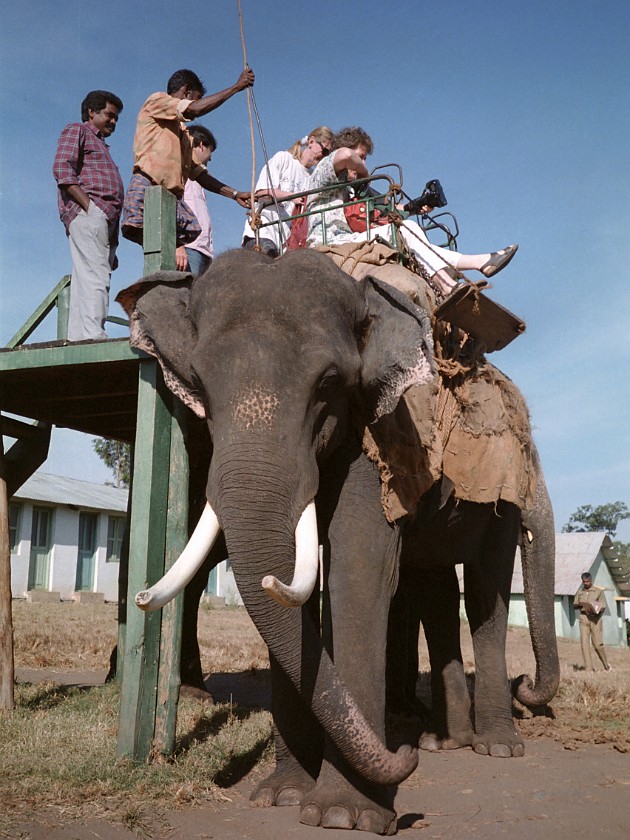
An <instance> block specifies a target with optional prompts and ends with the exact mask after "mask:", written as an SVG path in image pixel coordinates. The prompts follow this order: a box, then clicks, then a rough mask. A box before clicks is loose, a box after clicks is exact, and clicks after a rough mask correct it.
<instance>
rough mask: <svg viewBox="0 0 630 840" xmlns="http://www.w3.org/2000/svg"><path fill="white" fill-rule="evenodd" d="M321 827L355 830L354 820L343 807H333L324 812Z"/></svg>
mask: <svg viewBox="0 0 630 840" xmlns="http://www.w3.org/2000/svg"><path fill="white" fill-rule="evenodd" d="M321 826H322V828H342V829H351V828H354V820H353V819H352V816H351V814H350V812H349V811H348V810H347V809H346V808H343V807H342V806H341V805H333V806H332V807H331V808H328V809H327V810H326V811H325V812H324V814H323V816H322V821H321Z"/></svg>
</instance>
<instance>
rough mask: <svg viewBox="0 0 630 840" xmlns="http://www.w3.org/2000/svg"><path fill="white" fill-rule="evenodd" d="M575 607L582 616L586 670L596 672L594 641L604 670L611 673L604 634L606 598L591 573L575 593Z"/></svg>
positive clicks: (584, 575)
mask: <svg viewBox="0 0 630 840" xmlns="http://www.w3.org/2000/svg"><path fill="white" fill-rule="evenodd" d="M573 606H574V608H575V609H576V610H577V611H579V614H580V618H579V621H580V644H581V646H582V659H583V660H584V668H585V669H586V670H587V671H594V670H595V668H593V660H592V659H591V640H592V642H593V647H594V648H595V653H596V654H597V656H598V657H599V660H600V662H601V663H602V665H603V666H604V670H605V671H610V670H611V668H610V665H609V664H608V659H607V658H606V651H605V649H604V639H603V632H602V631H603V628H602V616H603V615H604V611H605V610H606V596H605V595H604V589H603V588H602V587H601V586H593V578H592V577H591V575H590V573H589V572H584V573H583V574H582V585H581V586H580V588H579V589H578V591H577V592H576V593H575V598H574V599H573Z"/></svg>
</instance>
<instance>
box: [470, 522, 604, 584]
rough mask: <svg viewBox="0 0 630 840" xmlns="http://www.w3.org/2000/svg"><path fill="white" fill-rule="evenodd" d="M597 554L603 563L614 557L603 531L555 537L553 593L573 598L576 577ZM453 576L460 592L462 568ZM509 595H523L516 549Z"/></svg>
mask: <svg viewBox="0 0 630 840" xmlns="http://www.w3.org/2000/svg"><path fill="white" fill-rule="evenodd" d="M600 551H601V552H602V554H603V555H604V558H605V560H607V561H611V560H612V559H613V558H615V557H617V553H616V551H615V549H614V548H613V544H612V540H611V539H610V537H609V536H608V534H606V533H605V531H590V532H584V533H577V532H576V533H572V534H556V574H555V587H554V590H555V594H556V595H575V593H576V592H577V590H578V587H579V586H580V575H581V574H582V572H588V571H589V570H590V569H591V567H592V565H593V563H594V562H595V560H596V558H597V555H598V554H599V552H600ZM457 577H458V580H459V587H460V590H461V591H463V567H462V566H457ZM512 594H514V595H522V594H523V570H522V567H521V550H520V548H517V549H516V560H515V562H514V575H513V577H512Z"/></svg>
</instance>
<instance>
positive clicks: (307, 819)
mask: <svg viewBox="0 0 630 840" xmlns="http://www.w3.org/2000/svg"><path fill="white" fill-rule="evenodd" d="M321 819H322V812H321V811H320V810H319V808H318V807H317V805H316V804H315V803H314V802H309V803H308V805H305V806H304V807H303V808H302V810H301V811H300V822H301V823H302V824H303V825H315V826H317V825H319V824H320V822H321Z"/></svg>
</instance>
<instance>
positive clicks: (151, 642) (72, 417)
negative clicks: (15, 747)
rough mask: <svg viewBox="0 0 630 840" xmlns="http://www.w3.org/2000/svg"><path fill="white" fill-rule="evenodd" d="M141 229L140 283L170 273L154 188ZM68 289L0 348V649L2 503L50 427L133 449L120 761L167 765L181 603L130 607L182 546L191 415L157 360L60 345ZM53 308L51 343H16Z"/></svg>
mask: <svg viewBox="0 0 630 840" xmlns="http://www.w3.org/2000/svg"><path fill="white" fill-rule="evenodd" d="M144 223H145V231H144V234H145V235H144V255H145V259H144V273H145V274H149V273H151V272H153V271H158V270H160V269H174V268H175V198H174V196H173V195H171V194H170V193H168V192H167V191H166V190H164V189H163V188H162V187H152V188H151V189H149V190H147V193H146V196H145V215H144ZM69 286H70V278H69V277H68V276H66V277H64V278H62V280H61V281H59V283H58V284H57V286H56V287H55V289H53V290H52V292H51V293H50V294H49V295H48V296H47V298H46V299H45V300H44V301H42V303H41V304H40V306H39V307H38V309H37V310H36V312H35V313H33V315H32V316H31V317H30V318H29V320H28V321H27V322H26V324H24V325H23V326H22V328H21V329H20V330H19V331H18V333H16V335H15V336H13V338H12V339H11V340H10V341H9V345H8V347H6V348H4V349H0V425H1V426H2V432H3V434H4V435H7V436H8V437H13V438H15V439H16V443H15V444H13V446H12V447H11V449H10V450H9V451H8V452H7V453H6V454H5V453H4V452H3V448H0V519H1V521H0V537H2V539H1V540H0V543H1V545H0V593H4V595H3V596H1V595H0V639H1V640H2V641H3V642H4V641H5V640H6V639H10V638H11V637H12V630H11V621H10V600H11V584H10V552H9V542H8V532H9V528H8V510H7V508H8V505H7V504H6V503H7V500H8V498H10V496H11V493H12V492H15V489H16V488H17V487H19V486H20V485H21V484H22V483H23V481H25V480H26V479H27V478H28V476H29V475H31V474H32V472H33V471H34V470H36V469H38V467H39V466H40V465H41V464H42V463H43V462H44V460H45V459H46V456H47V452H48V443H49V440H50V430H51V427H52V426H61V427H66V428H69V429H74V430H76V431H80V432H85V433H87V434H90V435H94V436H99V437H101V436H102V437H107V438H112V439H115V440H119V441H122V442H124V443H130V444H133V453H134V455H133V468H132V486H131V490H130V507H129V519H128V522H129V528H128V535H127V538H126V539H125V541H124V545H123V556H122V557H121V563H120V570H119V575H120V592H121V596H120V603H119V630H118V670H117V679H118V680H119V681H120V682H121V708H120V722H119V723H120V725H119V734H118V752H119V754H120V755H127V756H131V757H132V758H133V759H134V760H136V761H145V760H147V758H148V757H149V756H150V755H152V754H154V753H161V754H164V755H170V754H171V753H172V751H173V748H174V744H175V720H176V713H177V701H178V695H179V650H180V645H181V621H182V607H183V594H181V595H179V596H177V598H176V599H175V600H174V601H173V602H171V603H170V604H168V605H167V606H166V607H165V608H164V609H163V610H162V611H160V612H155V613H149V614H147V613H145V612H142V611H141V610H139V609H137V608H136V607H135V605H134V604H133V596H134V595H135V593H136V592H138V591H140V590H141V589H146V588H147V587H148V586H150V585H151V584H153V583H155V582H156V581H157V580H158V579H159V578H160V577H161V576H162V575H163V574H164V571H165V568H168V566H169V565H170V564H171V563H172V562H173V561H174V559H175V558H176V557H177V556H178V555H179V553H180V552H181V550H182V549H183V548H184V546H185V545H186V542H187V540H188V456H187V453H186V448H185V445H184V429H185V426H186V422H187V416H188V415H187V411H188V410H187V409H184V407H183V406H182V405H181V404H180V403H178V401H177V400H176V399H175V398H174V397H173V396H172V395H171V393H170V392H169V391H168V389H167V388H166V387H165V385H164V382H163V379H162V374H161V371H160V369H159V365H158V363H157V362H156V361H155V359H152V358H149V357H148V356H147V355H146V354H144V353H142V352H140V351H138V350H134V349H132V348H131V347H130V346H129V341H128V339H127V338H122V339H108V340H105V341H80V342H68V341H67V340H65V339H64V336H66V335H67V319H68V302H69ZM55 308H56V309H57V313H58V315H57V319H58V320H57V335H58V337H59V340H57V341H50V342H46V343H39V344H37V343H36V344H28V345H27V344H25V343H24V342H25V341H26V340H27V339H29V338H30V336H31V335H32V334H33V332H34V331H35V330H36V329H37V327H38V326H39V324H40V323H41V322H42V320H43V318H45V317H47V316H48V314H50V313H51V312H52V311H53V309H55ZM113 320H116V319H113ZM118 323H120V320H119V319H118ZM7 414H8V415H18V416H19V417H20V418H22V419H19V420H18V419H15V418H14V417H11V416H7ZM32 421H36V422H35V423H33V422H32ZM136 433H137V434H136ZM128 601H129V603H130V607H129V609H127V603H128ZM5 648H6V656H4V658H2V659H0V703H1V704H2V707H3V708H11V707H12V704H13V695H12V686H13V656H12V648H11V647H10V645H8V644H7V645H4V644H3V645H2V646H1V648H0V651H2V652H4V651H5ZM3 655H4V654H3ZM5 660H6V662H5ZM5 689H7V690H6V691H5ZM5 695H6V696H5Z"/></svg>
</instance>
